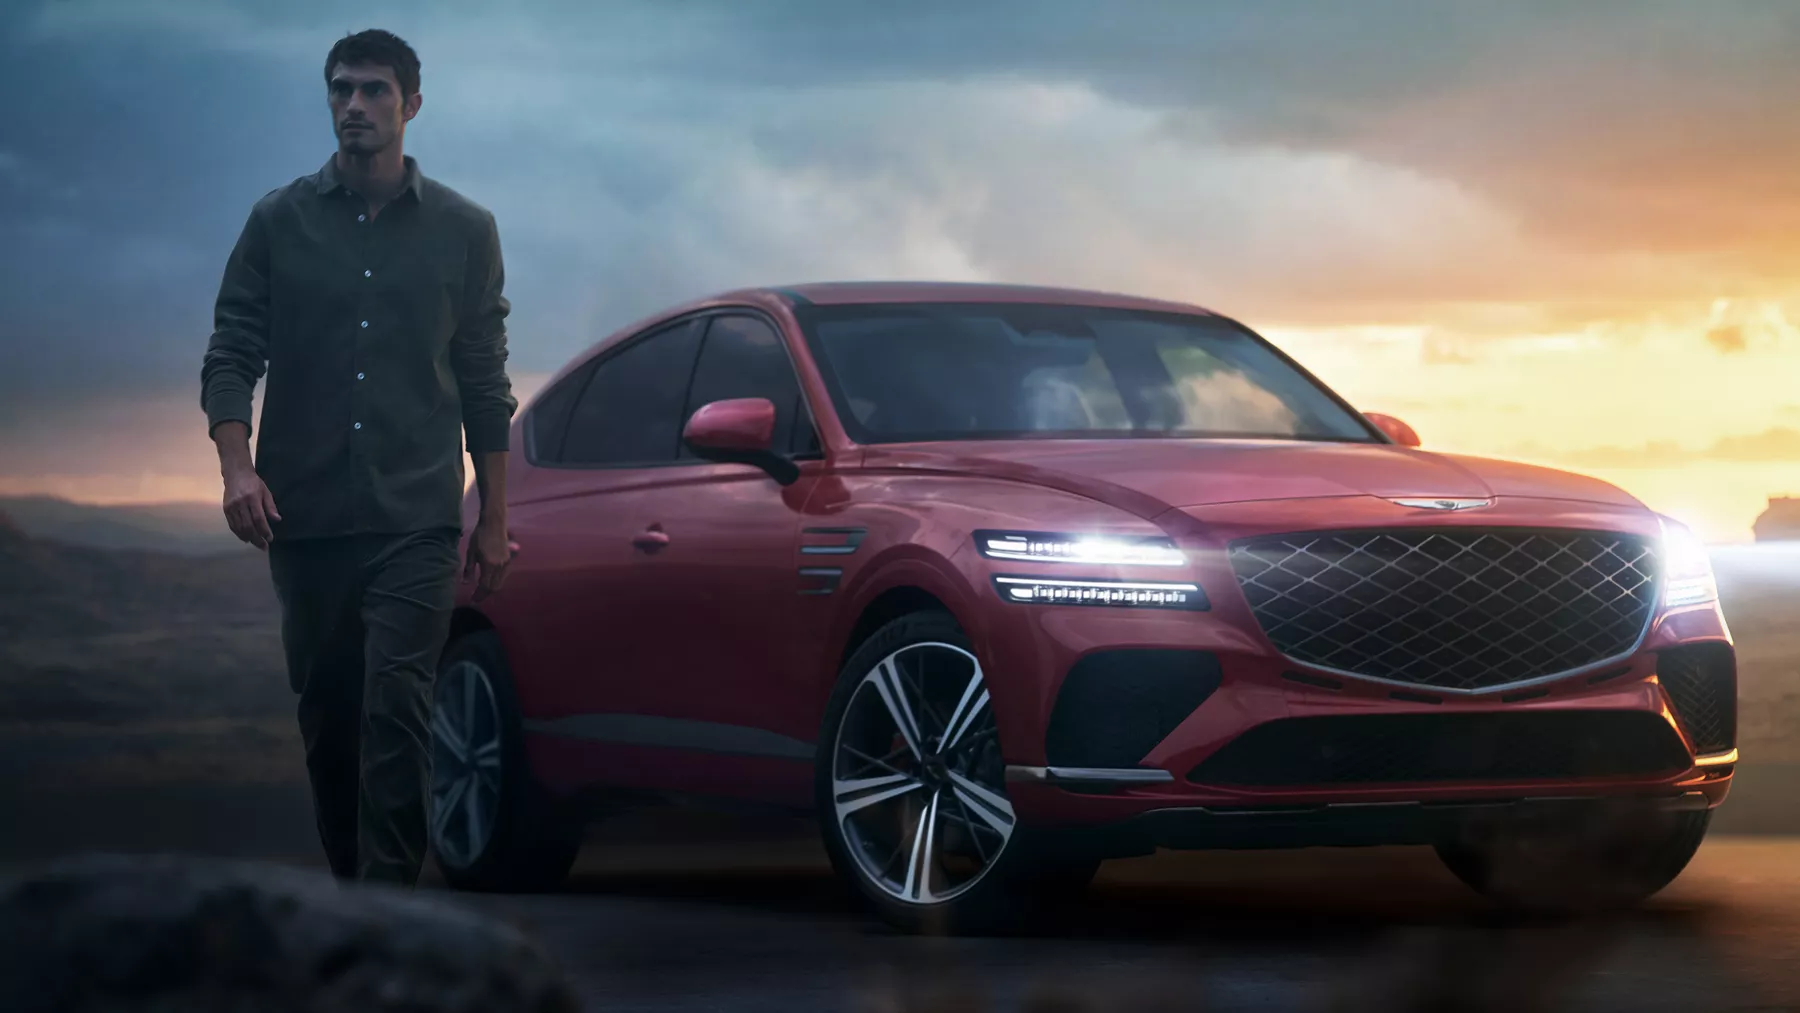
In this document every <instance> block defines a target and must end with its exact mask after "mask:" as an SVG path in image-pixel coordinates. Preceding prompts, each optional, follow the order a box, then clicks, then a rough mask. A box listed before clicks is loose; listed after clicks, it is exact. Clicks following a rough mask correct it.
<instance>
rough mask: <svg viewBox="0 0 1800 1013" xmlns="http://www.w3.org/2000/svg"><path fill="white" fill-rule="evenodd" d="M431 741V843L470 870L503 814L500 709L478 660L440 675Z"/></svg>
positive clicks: (461, 663)
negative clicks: (496, 818)
mask: <svg viewBox="0 0 1800 1013" xmlns="http://www.w3.org/2000/svg"><path fill="white" fill-rule="evenodd" d="M431 744H432V750H431V757H432V759H431V805H432V816H431V843H432V846H433V847H435V848H437V851H438V854H439V855H441V856H443V858H444V860H445V861H446V862H449V863H450V864H452V865H455V866H458V867H464V868H466V867H468V866H469V865H471V864H473V863H474V861H475V859H476V858H478V857H480V855H481V853H482V852H483V851H484V850H486V848H487V843H488V838H489V837H490V836H492V834H493V832H494V818H495V817H496V816H497V815H499V812H500V708H499V705H498V704H496V703H495V702H494V687H493V685H492V684H491V683H489V682H488V677H487V673H486V672H484V671H482V669H481V666H480V665H478V664H476V663H475V662H474V661H471V660H469V659H467V658H464V659H462V660H460V661H457V662H456V663H455V664H453V665H451V666H449V667H448V668H446V669H444V670H443V671H442V672H441V673H439V675H438V682H437V713H436V714H435V715H433V717H432V721H431Z"/></svg>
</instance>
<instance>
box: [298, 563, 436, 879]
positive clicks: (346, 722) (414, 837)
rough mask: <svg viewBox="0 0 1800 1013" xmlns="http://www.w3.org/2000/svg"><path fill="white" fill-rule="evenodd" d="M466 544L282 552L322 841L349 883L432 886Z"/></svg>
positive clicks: (334, 870) (302, 718) (337, 870)
mask: <svg viewBox="0 0 1800 1013" xmlns="http://www.w3.org/2000/svg"><path fill="white" fill-rule="evenodd" d="M459 540H460V533H459V532H458V531H456V530H455V529H433V530H428V531H420V532H414V533H411V534H404V535H353V536H348V537H342V538H319V539H303V540H296V541H292V542H279V541H277V542H275V543H273V544H271V545H270V546H269V570H270V575H271V577H273V579H274V582H275V592H276V596H277V598H279V600H280V602H281V612H282V618H281V639H282V646H283V649H284V650H285V652H286V654H287V667H288V680H289V682H290V684H291V685H292V686H293V689H294V692H296V693H298V694H299V695H300V702H299V716H300V734H301V737H302V738H303V739H304V740H305V743H306V769H307V773H308V775H309V776H310V778H311V780H312V792H313V809H314V815H315V817H316V818H317V820H318V825H319V839H320V841H321V843H323V844H324V846H325V855H326V858H327V859H328V860H329V861H330V863H331V871H332V873H333V874H334V875H336V876H338V877H340V878H342V879H360V880H375V881H381V882H387V883H398V884H401V885H406V886H410V885H412V884H414V883H416V882H417V881H418V877H419V869H420V866H421V865H422V864H423V861H424V856H425V845H426V821H427V819H428V818H429V813H430V810H431V801H430V792H431V715H432V684H433V682H434V680H435V677H436V674H437V662H438V655H439V654H440V652H441V651H442V650H443V646H444V640H445V638H446V637H447V636H448V635H449V630H450V612H451V608H452V606H453V605H454V599H455V594H456V578H457V570H458V558H457V545H458V542H459Z"/></svg>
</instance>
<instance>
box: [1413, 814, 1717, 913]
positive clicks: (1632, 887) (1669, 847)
mask: <svg viewBox="0 0 1800 1013" xmlns="http://www.w3.org/2000/svg"><path fill="white" fill-rule="evenodd" d="M1711 822H1712V811H1711V810H1710V809H1705V810H1699V811H1690V812H1658V811H1655V810H1653V809H1651V808H1649V807H1647V806H1643V805H1634V804H1630V803H1625V804H1619V805H1594V806H1590V807H1587V808H1585V809H1584V810H1582V811H1579V812H1577V813H1565V814H1558V815H1556V816H1553V817H1552V816H1546V817H1545V818H1544V819H1542V820H1513V821H1509V822H1506V823H1503V824H1497V825H1490V826H1485V827H1482V826H1476V827H1470V828H1468V829H1467V830H1466V831H1465V833H1464V834H1463V835H1462V836H1461V837H1460V838H1457V839H1455V840H1450V841H1444V842H1440V843H1439V844H1438V845H1437V853H1438V857H1439V858H1440V859H1442V860H1443V863H1444V865H1445V866H1446V867H1447V868H1449V870H1450V871H1451V873H1453V874H1454V875H1455V876H1456V877H1457V878H1458V879H1460V880H1462V881H1463V882H1464V883H1465V884H1467V885H1468V886H1470V887H1472V888H1473V889H1475V890H1476V891H1478V892H1480V893H1481V894H1483V895H1485V896H1486V897H1488V898H1489V899H1490V900H1492V901H1494V902H1495V903H1496V904H1498V905H1500V906H1501V907H1502V908H1505V909H1508V910H1512V911H1518V912H1524V913H1533V914H1550V915H1568V914H1598V913H1605V912H1612V911H1619V910H1623V909H1626V908H1630V907H1633V906H1635V905H1637V904H1639V903H1641V902H1643V901H1644V900H1646V899H1648V898H1649V897H1651V896H1653V895H1654V894H1656V893H1657V891H1659V890H1661V889H1662V888H1663V887H1665V886H1668V885H1669V884H1670V883H1672V882H1674V881H1675V878H1676V877H1677V876H1679V875H1681V872H1682V870H1683V869H1685V868H1686V867H1687V864H1688V862H1689V861H1690V860H1691V859H1692V858H1693V857H1694V853H1695V852H1696V851H1698V850H1699V849H1700V843H1701V841H1703V840H1704V839H1705V837H1706V831H1707V828H1708V827H1709V826H1710V824H1711Z"/></svg>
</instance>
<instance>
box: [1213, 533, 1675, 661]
mask: <svg viewBox="0 0 1800 1013" xmlns="http://www.w3.org/2000/svg"><path fill="white" fill-rule="evenodd" d="M1230 554H1231V566H1232V569H1233V570H1234V571H1235V572H1236V574H1237V578H1238V583H1239V585H1240V586H1241V587H1242V588H1243V590H1244V595H1245V597H1247V598H1248V599H1249V602H1250V608H1251V611H1252V612H1253V613H1254V614H1255V615H1256V621H1257V622H1258V623H1260V624H1262V628H1263V632H1265V633H1267V634H1268V636H1269V640H1270V641H1271V642H1273V643H1274V644H1275V646H1276V648H1277V649H1279V650H1280V651H1281V652H1282V653H1283V654H1285V655H1287V656H1288V657H1289V658H1292V659H1294V660H1295V661H1299V662H1303V663H1307V664H1313V665H1320V666H1323V667H1326V668H1332V669H1336V670H1338V671H1341V672H1350V673H1354V674H1356V675H1363V676H1369V677H1371V678H1379V679H1388V680H1392V681H1395V682H1404V683H1412V684H1415V685H1419V686H1430V687H1434V688H1437V689H1449V690H1475V689H1490V688H1493V687H1497V686H1505V685H1509V684H1511V683H1515V682H1522V681H1525V680H1529V679H1536V678H1539V677H1543V676H1550V675H1555V674H1557V673H1559V672H1566V671H1569V670H1571V669H1576V668H1580V667H1582V666H1584V665H1591V664H1593V663H1595V662H1599V661H1604V660H1606V659H1607V658H1612V657H1616V656H1618V655H1620V654H1623V653H1625V652H1626V651H1629V650H1630V649H1631V648H1632V646H1633V645H1635V644H1636V643H1637V641H1638V638H1639V637H1640V636H1641V635H1642V633H1643V630H1644V627H1645V624H1646V623H1647V622H1648V620H1649V617H1650V610H1651V608H1652V607H1653V606H1654V605H1655V602H1656V577H1655V574H1656V561H1655V555H1654V549H1653V545H1652V543H1651V541H1650V540H1649V539H1646V538H1639V537H1636V536H1633V535H1625V534H1612V533H1597V532H1584V531H1531V530H1516V529H1515V530H1470V529H1467V528H1462V529H1450V530H1443V529H1436V530H1426V529H1416V528H1409V529H1401V530H1391V531H1351V532H1336V533H1306V534H1292V535H1272V536H1265V537H1259V538H1250V539H1243V540H1241V541H1237V542H1233V543H1232V544H1231V549H1230Z"/></svg>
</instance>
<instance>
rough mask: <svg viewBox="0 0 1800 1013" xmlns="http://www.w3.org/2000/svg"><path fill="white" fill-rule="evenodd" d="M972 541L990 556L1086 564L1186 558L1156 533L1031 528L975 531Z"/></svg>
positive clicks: (1173, 561) (1153, 562)
mask: <svg viewBox="0 0 1800 1013" xmlns="http://www.w3.org/2000/svg"><path fill="white" fill-rule="evenodd" d="M975 544H976V546H977V547H979V548H980V549H981V554H982V555H984V556H986V557H987V558H989V559H1010V560H1014V561H1017V562H1025V563H1083V564H1086V565H1088V566H1180V565H1182V564H1183V563H1186V562H1187V557H1186V556H1184V555H1182V553H1181V550H1180V549H1177V548H1176V547H1175V543H1174V542H1173V541H1172V540H1170V539H1168V538H1162V537H1157V536H1121V535H1058V534H1045V533H1040V532H1033V531H977V532H975Z"/></svg>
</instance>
